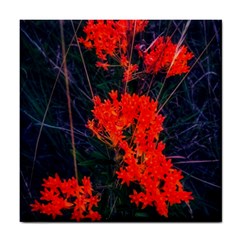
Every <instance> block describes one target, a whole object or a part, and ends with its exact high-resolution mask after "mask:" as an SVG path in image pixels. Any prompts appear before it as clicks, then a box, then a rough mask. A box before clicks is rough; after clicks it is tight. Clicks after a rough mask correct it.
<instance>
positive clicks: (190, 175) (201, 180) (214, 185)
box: [175, 167, 221, 188]
mask: <svg viewBox="0 0 240 240" xmlns="http://www.w3.org/2000/svg"><path fill="white" fill-rule="evenodd" d="M175 168H177V169H179V170H181V171H182V172H184V173H185V174H187V175H188V176H189V177H191V178H194V179H196V180H198V181H200V182H203V183H206V184H208V185H210V186H213V187H216V188H221V186H218V185H216V184H213V183H210V182H207V181H205V180H203V179H201V178H198V177H195V176H193V175H192V174H190V173H188V172H186V171H184V170H182V169H180V168H178V167H175Z"/></svg>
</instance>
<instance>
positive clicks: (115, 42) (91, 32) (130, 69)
mask: <svg viewBox="0 0 240 240" xmlns="http://www.w3.org/2000/svg"><path fill="white" fill-rule="evenodd" d="M147 24H148V21H145V20H119V21H112V20H104V21H103V20H97V21H93V20H90V21H88V22H87V25H86V26H85V27H84V29H83V31H84V32H85V34H86V38H85V39H84V38H82V37H80V38H78V41H79V42H80V43H82V44H83V45H84V46H85V47H86V48H87V49H95V50H96V55H97V57H98V59H99V60H101V61H98V62H97V63H96V66H97V67H102V68H103V69H104V70H108V67H109V63H108V61H109V58H112V59H113V60H114V61H117V62H118V63H119V64H120V65H121V66H122V67H123V68H124V77H123V81H125V82H128V81H131V80H132V78H133V76H132V75H133V73H134V72H136V71H137V70H138V65H137V64H131V63H130V62H129V59H128V54H127V50H128V46H129V44H131V41H132V39H133V35H134V34H137V33H139V32H142V31H143V30H144V28H145V27H146V26H147Z"/></svg>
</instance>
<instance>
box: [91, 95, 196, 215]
mask: <svg viewBox="0 0 240 240" xmlns="http://www.w3.org/2000/svg"><path fill="white" fill-rule="evenodd" d="M109 95H110V97H111V100H109V99H106V100H104V101H103V102H101V99H100V98H99V97H95V98H94V109H93V111H92V112H93V115H94V119H93V120H92V121H89V122H88V125H87V126H88V127H89V129H91V130H92V131H93V133H94V134H96V136H97V137H98V138H99V139H100V140H101V141H103V142H105V143H106V144H108V145H109V146H111V147H114V148H115V149H117V150H118V151H119V150H120V149H121V150H123V153H122V155H120V156H117V157H116V159H121V160H122V162H121V166H120V167H119V170H118V171H116V175H117V177H118V178H119V179H121V184H125V183H126V184H127V186H129V185H130V184H131V183H133V182H134V184H139V186H140V189H141V192H139V193H137V192H136V190H134V191H133V194H132V195H130V196H129V197H130V199H131V202H133V203H136V205H137V206H138V205H139V203H142V208H145V207H146V206H155V207H156V210H157V212H158V213H159V214H160V215H163V216H165V217H167V216H168V207H167V206H168V205H169V204H170V205H173V204H179V203H181V202H182V201H185V202H188V201H189V200H191V199H193V197H192V196H191V192H186V191H184V190H183V186H182V184H181V182H180V180H181V179H182V178H183V176H182V173H181V171H178V170H175V169H173V165H172V163H171V160H170V159H166V157H165V156H164V154H163V152H162V151H163V150H164V147H165V145H164V143H162V142H161V141H159V134H160V132H161V131H162V130H163V121H164V117H163V116H162V115H161V114H158V113H157V112H158V111H157V102H156V101H153V100H152V99H150V98H149V97H147V96H137V95H135V94H133V95H130V94H128V93H125V94H122V95H121V97H120V99H119V98H118V94H117V92H116V91H112V92H110V94H109Z"/></svg>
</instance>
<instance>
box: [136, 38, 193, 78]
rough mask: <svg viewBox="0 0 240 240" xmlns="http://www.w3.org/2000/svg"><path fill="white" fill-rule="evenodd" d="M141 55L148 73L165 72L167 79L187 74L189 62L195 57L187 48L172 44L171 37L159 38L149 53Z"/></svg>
mask: <svg viewBox="0 0 240 240" xmlns="http://www.w3.org/2000/svg"><path fill="white" fill-rule="evenodd" d="M139 53H140V54H139V55H140V57H143V59H144V64H145V67H146V72H147V73H152V74H157V73H158V72H163V73H166V74H167V77H171V76H174V75H180V74H183V73H187V72H188V71H189V66H188V65H187V64H188V61H189V60H191V59H192V58H193V56H194V55H193V53H192V52H188V50H187V47H186V46H179V45H178V44H174V43H172V42H171V39H170V37H159V38H158V39H157V40H156V41H155V42H154V44H153V45H152V46H151V47H150V49H149V50H148V51H147V52H145V53H144V54H143V53H142V52H139Z"/></svg>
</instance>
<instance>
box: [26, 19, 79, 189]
mask: <svg viewBox="0 0 240 240" xmlns="http://www.w3.org/2000/svg"><path fill="white" fill-rule="evenodd" d="M80 24H81V23H80ZM80 24H79V25H78V27H77V29H78V28H79V27H80ZM27 36H28V35H27ZM28 39H29V40H30V41H31V42H32V43H33V44H34V45H35V46H36V47H37V48H38V49H39V51H41V52H42V54H43V55H44V57H46V54H45V53H44V52H43V51H42V50H41V48H40V47H38V45H37V44H36V43H35V42H34V41H32V40H31V38H30V37H29V36H28ZM73 40H74V37H73V38H72V40H71V43H70V45H71V44H72V42H73ZM70 45H69V46H70ZM69 49H70V47H69V48H68V49H67V52H66V56H67V54H68V52H69ZM63 61H65V59H63ZM51 62H52V61H51ZM62 67H63V62H62V64H61V66H60V68H58V69H59V71H58V74H57V77H56V80H55V82H54V84H53V87H52V91H51V94H50V97H49V100H48V103H47V106H46V110H45V112H44V115H43V119H42V124H41V126H40V129H39V133H38V136H37V141H36V145H35V150H34V157H33V164H32V170H31V177H30V183H29V187H30V188H31V186H32V178H33V172H34V166H35V162H36V158H37V150H38V145H39V141H40V137H41V133H42V129H43V126H44V122H45V120H46V117H47V113H48V110H49V107H50V103H51V101H52V97H53V93H54V91H55V88H56V85H57V82H58V79H59V76H60V73H63V71H62Z"/></svg>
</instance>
